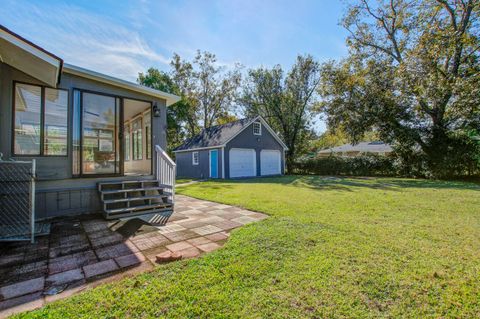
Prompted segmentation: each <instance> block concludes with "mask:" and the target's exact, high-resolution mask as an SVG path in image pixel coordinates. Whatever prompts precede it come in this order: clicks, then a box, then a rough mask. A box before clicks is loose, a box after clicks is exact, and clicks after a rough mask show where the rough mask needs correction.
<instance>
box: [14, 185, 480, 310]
mask: <svg viewBox="0 0 480 319" xmlns="http://www.w3.org/2000/svg"><path fill="white" fill-rule="evenodd" d="M178 191H179V192H180V193H182V194H185V195H190V196H194V197H198V198H205V199H209V200H213V201H218V202H223V203H227V204H233V205H239V206H243V207H245V208H248V209H252V210H256V211H261V212H265V213H267V214H269V215H271V217H270V218H268V219H266V220H264V221H262V222H259V223H255V224H250V225H248V226H245V227H242V228H240V229H238V230H236V231H234V232H233V235H232V236H231V238H230V239H229V241H228V242H227V244H226V246H225V247H224V248H223V249H221V250H219V251H216V252H214V253H211V254H208V255H206V256H205V257H203V258H199V259H196V260H188V261H180V262H176V263H171V264H168V265H164V266H160V267H158V268H157V269H156V270H155V271H153V272H150V273H147V274H143V275H140V276H137V277H134V278H131V279H127V280H123V281H120V282H117V283H114V284H109V285H106V286H102V287H99V288H96V289H94V290H91V291H88V292H85V293H83V294H81V295H77V296H74V297H72V298H70V299H68V300H63V301H59V302H56V303H53V304H50V305H48V306H46V307H45V308H43V309H40V310H38V311H35V312H31V313H27V314H23V315H19V316H18V317H26V318H91V317H106V318H144V317H164V318H211V317H215V318H373V317H375V318H377V317H378V318H397V317H398V318H474V317H477V318H478V317H480V186H479V185H477V184H472V183H462V182H437V181H425V180H410V179H391V178H388V179H387V178H385V179H362V178H344V179H335V178H322V177H291V176H286V177H281V178H271V179H257V180H245V181H235V182H231V181H223V182H222V181H219V182H213V181H209V182H205V183H198V184H193V185H190V186H187V187H182V188H181V189H179V190H178Z"/></svg>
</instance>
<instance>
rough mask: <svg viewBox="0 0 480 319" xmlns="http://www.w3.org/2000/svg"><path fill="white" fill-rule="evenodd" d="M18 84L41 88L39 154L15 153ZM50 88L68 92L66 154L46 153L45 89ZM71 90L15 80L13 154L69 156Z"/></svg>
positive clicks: (23, 155)
mask: <svg viewBox="0 0 480 319" xmlns="http://www.w3.org/2000/svg"><path fill="white" fill-rule="evenodd" d="M17 84H23V85H30V86H36V87H39V88H40V152H39V153H38V154H17V153H15V119H16V117H15V114H16V109H15V107H16V103H17V94H16V88H17ZM46 88H49V89H52V90H59V91H65V92H67V137H66V141H67V152H66V154H65V155H49V154H45V89H46ZM69 104H70V91H69V90H68V89H62V88H53V87H50V86H45V85H41V84H35V83H28V82H22V81H13V85H12V107H11V110H12V126H11V128H10V132H11V133H12V137H11V154H12V156H14V157H68V153H69V151H70V145H69V139H70V127H69V126H70V107H69Z"/></svg>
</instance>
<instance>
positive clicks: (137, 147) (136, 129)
mask: <svg viewBox="0 0 480 319" xmlns="http://www.w3.org/2000/svg"><path fill="white" fill-rule="evenodd" d="M132 142H133V143H132V148H133V159H134V160H141V159H142V158H143V145H142V118H138V119H137V120H135V121H134V122H133V123H132Z"/></svg>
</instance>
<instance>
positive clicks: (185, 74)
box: [171, 51, 241, 135]
mask: <svg viewBox="0 0 480 319" xmlns="http://www.w3.org/2000/svg"><path fill="white" fill-rule="evenodd" d="M171 66H172V69H173V71H172V77H173V79H174V82H175V84H176V85H177V86H178V87H179V88H180V91H181V92H182V95H183V96H185V98H186V99H187V100H188V102H189V104H190V105H191V106H192V109H191V112H192V116H191V119H192V122H191V123H189V124H190V125H189V133H190V135H193V134H195V133H197V132H198V130H199V128H208V127H210V126H212V125H215V124H217V121H218V119H219V118H222V117H224V116H225V115H226V114H229V112H230V111H231V108H232V106H233V105H234V102H235V100H236V98H237V95H238V87H239V85H240V82H241V73H240V69H241V66H240V65H235V66H233V67H232V68H231V69H230V70H227V68H226V67H225V66H221V65H219V63H218V61H217V58H216V56H215V55H214V54H212V53H209V52H201V51H197V55H196V56H195V58H194V59H193V61H192V62H189V61H185V60H182V59H181V58H180V56H179V55H178V54H175V55H174V57H173V59H172V62H171Z"/></svg>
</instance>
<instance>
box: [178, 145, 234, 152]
mask: <svg viewBox="0 0 480 319" xmlns="http://www.w3.org/2000/svg"><path fill="white" fill-rule="evenodd" d="M225 145H226V144H221V145H215V146H205V147H196V148H188V149H184V150H176V151H172V152H173V153H184V152H196V151H202V150H211V149H216V148H224V147H225Z"/></svg>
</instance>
